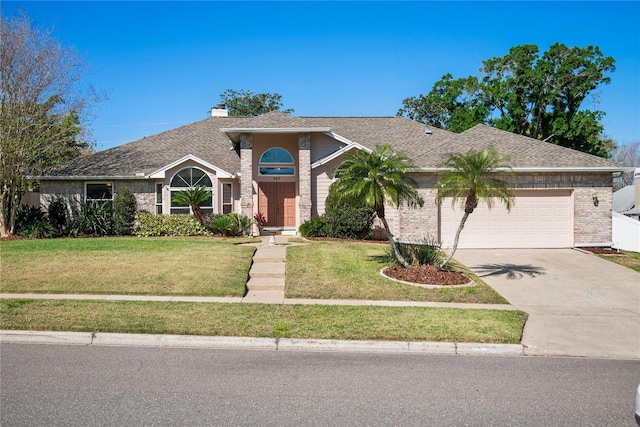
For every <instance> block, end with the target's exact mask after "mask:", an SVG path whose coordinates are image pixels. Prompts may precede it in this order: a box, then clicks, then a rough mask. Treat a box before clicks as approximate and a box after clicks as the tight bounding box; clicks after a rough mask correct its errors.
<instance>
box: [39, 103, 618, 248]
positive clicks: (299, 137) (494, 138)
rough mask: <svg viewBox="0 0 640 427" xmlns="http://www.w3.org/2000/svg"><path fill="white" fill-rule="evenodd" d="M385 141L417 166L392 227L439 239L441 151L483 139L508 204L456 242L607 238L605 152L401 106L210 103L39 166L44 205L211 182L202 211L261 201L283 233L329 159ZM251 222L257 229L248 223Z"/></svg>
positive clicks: (443, 221)
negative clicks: (512, 192)
mask: <svg viewBox="0 0 640 427" xmlns="http://www.w3.org/2000/svg"><path fill="white" fill-rule="evenodd" d="M385 143H388V144H390V145H391V146H392V147H394V148H395V149H397V150H399V151H403V152H405V153H406V154H407V155H408V156H409V157H410V158H411V159H412V160H413V162H414V164H415V165H416V166H417V167H418V168H419V171H417V172H416V173H415V174H414V178H415V179H416V181H417V182H418V185H419V191H420V192H421V194H422V195H423V197H424V200H425V205H424V207H423V208H409V207H400V208H399V209H395V208H389V209H388V211H387V216H388V221H389V224H390V226H391V230H392V232H394V234H396V235H397V236H399V237H400V238H401V239H405V240H413V241H415V240H422V239H424V238H429V239H436V240H441V241H442V242H443V246H444V247H447V246H448V245H450V244H451V242H452V240H453V235H454V232H455V228H456V226H457V224H458V221H459V218H460V216H461V215H462V213H461V212H460V210H459V209H458V208H457V207H456V206H452V205H451V203H447V202H446V201H445V203H444V204H443V205H442V206H441V207H438V206H436V204H435V202H434V200H435V190H434V185H435V184H436V182H437V176H436V171H437V170H438V165H439V163H440V162H441V160H442V158H443V156H444V155H445V154H447V153H451V152H466V151H468V150H469V149H470V148H474V149H480V148H483V147H485V146H487V145H490V144H493V145H494V146H495V147H496V148H497V149H498V150H499V151H500V152H502V153H504V154H507V155H510V156H511V161H512V162H511V163H512V166H513V171H514V172H515V178H513V186H514V188H515V189H516V196H515V206H514V207H513V208H512V210H511V212H510V213H507V212H506V210H505V208H504V207H503V206H500V205H498V204H496V206H494V208H493V209H492V210H490V211H489V210H487V209H486V207H485V206H483V205H481V206H479V207H478V209H477V210H476V211H475V212H474V213H473V215H472V216H471V217H470V219H469V221H468V222H467V224H466V226H465V231H464V232H463V233H462V236H461V240H460V245H459V246H460V247H462V248H464V247H467V248H489V247H491V248H512V247H513V248H516V247H525V248H546V247H574V246H593V245H609V244H610V243H611V209H612V181H613V178H612V174H613V173H614V172H617V171H621V170H623V169H624V168H621V167H620V166H619V165H618V164H616V163H614V162H611V161H609V160H606V159H603V158H599V157H595V156H592V155H588V154H585V153H582V152H578V151H574V150H571V149H568V148H564V147H560V146H556V145H553V144H550V143H547V142H542V141H539V140H536V139H531V138H528V137H525V136H520V135H515V134H512V133H509V132H505V131H502V130H499V129H496V128H492V127H489V126H485V125H477V126H475V127H473V128H471V129H469V130H467V131H465V132H463V133H461V134H455V133H452V132H448V131H445V130H441V129H437V128H433V127H428V126H427V127H425V125H424V124H422V123H418V122H415V121H412V120H408V119H406V118H403V117H297V116H292V115H289V114H285V113H281V112H277V111H274V112H270V113H267V114H263V115H260V116H256V117H229V116H228V115H227V114H226V110H224V109H221V108H216V109H213V110H212V116H211V117H209V118H206V119H204V120H201V121H198V122H195V123H192V124H189V125H186V126H182V127H179V128H177V129H173V130H170V131H166V132H163V133H160V134H157V135H154V136H150V137H146V138H143V139H141V140H138V141H134V142H131V143H128V144H124V145H121V146H118V147H114V148H111V149H108V150H105V151H102V152H97V153H94V154H92V155H90V156H88V157H83V158H78V159H75V160H74V161H72V162H70V163H68V164H65V165H62V166H59V167H56V168H52V169H50V170H48V171H47V172H46V173H45V174H44V176H41V177H40V193H41V202H42V204H43V205H46V204H47V203H48V200H50V199H51V197H52V196H54V195H63V196H64V197H67V198H68V200H70V201H73V200H111V199H112V198H113V195H114V193H115V191H116V190H117V189H118V188H119V187H121V186H126V187H128V188H129V189H130V190H132V191H133V192H134V194H135V195H136V197H137V200H138V208H139V209H140V210H141V211H147V212H152V213H155V214H176V213H188V212H189V208H188V207H185V206H179V205H176V204H174V203H173V202H172V198H171V194H172V193H173V192H175V191H180V190H183V189H185V188H188V187H192V186H204V187H206V188H207V189H209V190H210V191H211V194H212V197H211V199H210V201H208V202H207V203H205V204H204V206H203V208H204V209H205V211H208V212H215V213H228V212H238V213H241V214H244V215H247V216H249V217H253V215H254V214H255V213H257V212H262V213H264V214H265V216H266V217H267V219H268V225H270V226H271V227H275V228H277V229H278V231H279V232H280V233H283V234H296V233H297V230H298V227H299V226H300V225H301V224H302V223H303V222H304V221H306V220H308V219H310V218H311V217H312V216H315V215H320V214H322V213H323V212H324V209H325V198H326V196H327V193H328V189H329V186H330V184H331V182H332V176H331V171H332V169H333V168H334V167H335V166H336V165H338V164H339V163H340V162H341V161H342V160H343V159H344V158H345V156H347V155H348V154H349V153H350V152H352V151H354V150H372V149H373V148H374V147H375V146H376V145H379V144H385ZM254 231H255V232H257V229H256V230H254Z"/></svg>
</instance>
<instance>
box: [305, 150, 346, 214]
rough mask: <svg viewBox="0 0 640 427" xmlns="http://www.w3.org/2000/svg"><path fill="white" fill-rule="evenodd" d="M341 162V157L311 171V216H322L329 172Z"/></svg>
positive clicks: (327, 191)
mask: <svg viewBox="0 0 640 427" xmlns="http://www.w3.org/2000/svg"><path fill="white" fill-rule="evenodd" d="M342 160H343V158H342V157H340V158H337V159H333V160H332V161H330V162H328V163H325V164H324V165H321V166H318V167H316V168H314V169H312V170H311V205H312V208H311V213H312V215H313V216H319V215H322V214H324V211H325V206H326V205H325V201H326V199H327V196H328V195H329V187H330V186H331V182H332V180H331V171H332V170H333V168H335V167H336V166H337V165H338V164H340V162H341V161H342Z"/></svg>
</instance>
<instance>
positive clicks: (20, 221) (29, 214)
mask: <svg viewBox="0 0 640 427" xmlns="http://www.w3.org/2000/svg"><path fill="white" fill-rule="evenodd" d="M46 220H47V214H46V213H45V212H44V211H43V210H42V208H41V207H40V206H27V205H22V206H20V207H19V208H18V211H17V212H16V234H19V235H21V236H23V235H24V234H22V233H23V231H25V230H26V229H27V228H29V227H31V226H32V225H33V224H35V223H37V222H42V221H45V222H46Z"/></svg>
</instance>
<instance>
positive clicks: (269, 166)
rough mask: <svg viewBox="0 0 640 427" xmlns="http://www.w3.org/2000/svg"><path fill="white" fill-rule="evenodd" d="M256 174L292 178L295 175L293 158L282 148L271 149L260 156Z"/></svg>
mask: <svg viewBox="0 0 640 427" xmlns="http://www.w3.org/2000/svg"><path fill="white" fill-rule="evenodd" d="M258 173H259V174H260V175H268V176H292V175H295V174H296V168H295V167H294V166H293V156H292V155H291V154H290V153H289V152H288V151H287V150H285V149H284V148H280V147H273V148H269V149H268V150H267V151H265V152H264V153H262V156H260V160H259V165H258Z"/></svg>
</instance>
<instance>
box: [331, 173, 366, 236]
mask: <svg viewBox="0 0 640 427" xmlns="http://www.w3.org/2000/svg"><path fill="white" fill-rule="evenodd" d="M325 218H326V231H327V236H329V237H337V238H340V239H366V238H368V237H369V236H370V235H371V226H372V225H373V220H374V218H375V211H374V210H373V209H372V208H371V207H369V206H366V205H364V204H363V203H362V202H361V201H360V200H358V199H355V198H350V199H345V198H344V197H342V195H340V194H336V192H335V190H334V186H331V187H329V194H328V195H327V200H326V207H325Z"/></svg>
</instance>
